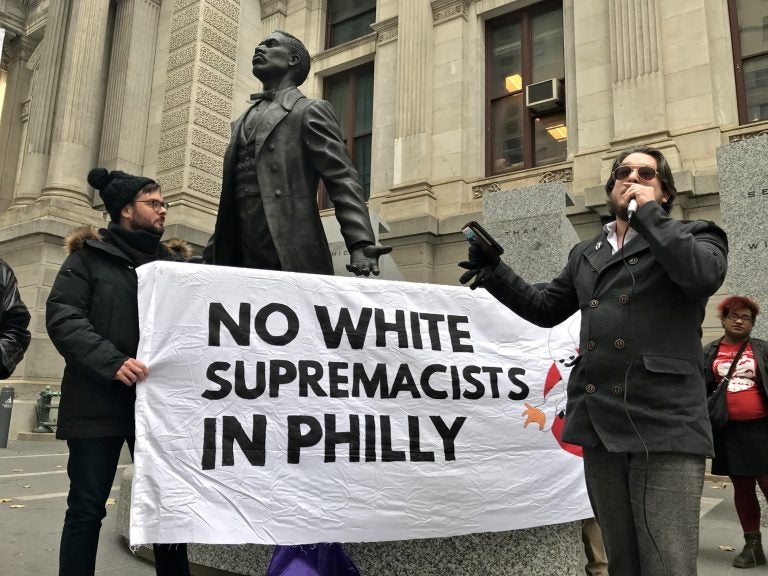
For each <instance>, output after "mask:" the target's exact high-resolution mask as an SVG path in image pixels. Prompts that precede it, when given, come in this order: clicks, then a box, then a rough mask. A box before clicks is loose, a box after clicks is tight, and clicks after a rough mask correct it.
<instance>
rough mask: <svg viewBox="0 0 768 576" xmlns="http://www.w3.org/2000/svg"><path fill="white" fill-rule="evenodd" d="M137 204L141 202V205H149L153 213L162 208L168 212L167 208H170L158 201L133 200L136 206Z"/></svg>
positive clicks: (165, 203) (168, 205)
mask: <svg viewBox="0 0 768 576" xmlns="http://www.w3.org/2000/svg"><path fill="white" fill-rule="evenodd" d="M137 202H141V203H142V204H149V205H150V206H151V207H152V210H154V211H155V212H160V210H162V209H163V208H165V209H166V210H168V208H170V207H171V205H170V204H168V202H161V201H160V200H134V201H133V203H134V204H136V203H137Z"/></svg>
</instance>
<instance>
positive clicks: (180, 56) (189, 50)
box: [168, 46, 197, 71]
mask: <svg viewBox="0 0 768 576" xmlns="http://www.w3.org/2000/svg"><path fill="white" fill-rule="evenodd" d="M196 57H197V51H196V50H195V47H194V46H187V47H186V48H182V49H181V50H174V51H172V52H171V54H170V55H169V56H168V70H169V71H170V70H173V69H174V68H178V67H179V66H183V65H184V64H189V63H190V62H194V61H195V59H196Z"/></svg>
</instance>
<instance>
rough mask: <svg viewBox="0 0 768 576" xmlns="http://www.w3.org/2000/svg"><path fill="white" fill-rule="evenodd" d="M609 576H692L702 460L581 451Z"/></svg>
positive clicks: (686, 455)
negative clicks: (606, 557)
mask: <svg viewBox="0 0 768 576" xmlns="http://www.w3.org/2000/svg"><path fill="white" fill-rule="evenodd" d="M584 474H585V476H586V480H587V491H588V492H589V498H590V500H591V502H592V508H593V510H594V512H595V517H596V518H597V521H598V523H599V524H600V528H601V529H602V531H603V540H604V542H605V550H606V552H607V554H608V572H609V573H610V575H611V576H695V574H696V557H697V556H698V553H699V510H700V509H701V491H702V489H703V487H704V456H696V455H692V454H674V453H651V454H649V455H648V458H647V459H646V455H645V454H643V453H631V454H626V453H612V452H608V451H607V450H606V449H605V448H604V447H602V446H600V447H596V448H586V447H585V448H584Z"/></svg>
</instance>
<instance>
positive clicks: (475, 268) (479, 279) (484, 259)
mask: <svg viewBox="0 0 768 576" xmlns="http://www.w3.org/2000/svg"><path fill="white" fill-rule="evenodd" d="M499 262H501V258H500V257H499V256H495V257H492V256H488V254H486V253H485V252H483V251H482V250H481V249H480V247H479V246H477V245H476V244H470V245H469V260H465V261H464V262H459V267H461V268H464V269H465V270H467V271H466V272H464V274H462V275H461V278H459V282H461V283H462V284H466V283H467V282H469V281H470V280H472V278H474V281H473V282H472V284H470V285H469V287H470V288H471V289H472V290H474V289H475V288H477V287H478V286H485V285H486V284H487V283H488V280H490V279H491V276H493V271H494V270H495V269H496V266H498V265H499Z"/></svg>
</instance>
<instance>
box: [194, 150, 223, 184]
mask: <svg viewBox="0 0 768 576" xmlns="http://www.w3.org/2000/svg"><path fill="white" fill-rule="evenodd" d="M189 165H190V166H191V167H192V168H197V169H198V170H202V171H203V172H207V173H208V174H211V175H212V176H215V177H217V178H221V170H222V165H221V158H218V157H215V156H212V155H210V154H206V153H205V152H201V151H200V150H195V149H194V148H193V149H192V151H191V152H190V155H189Z"/></svg>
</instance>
